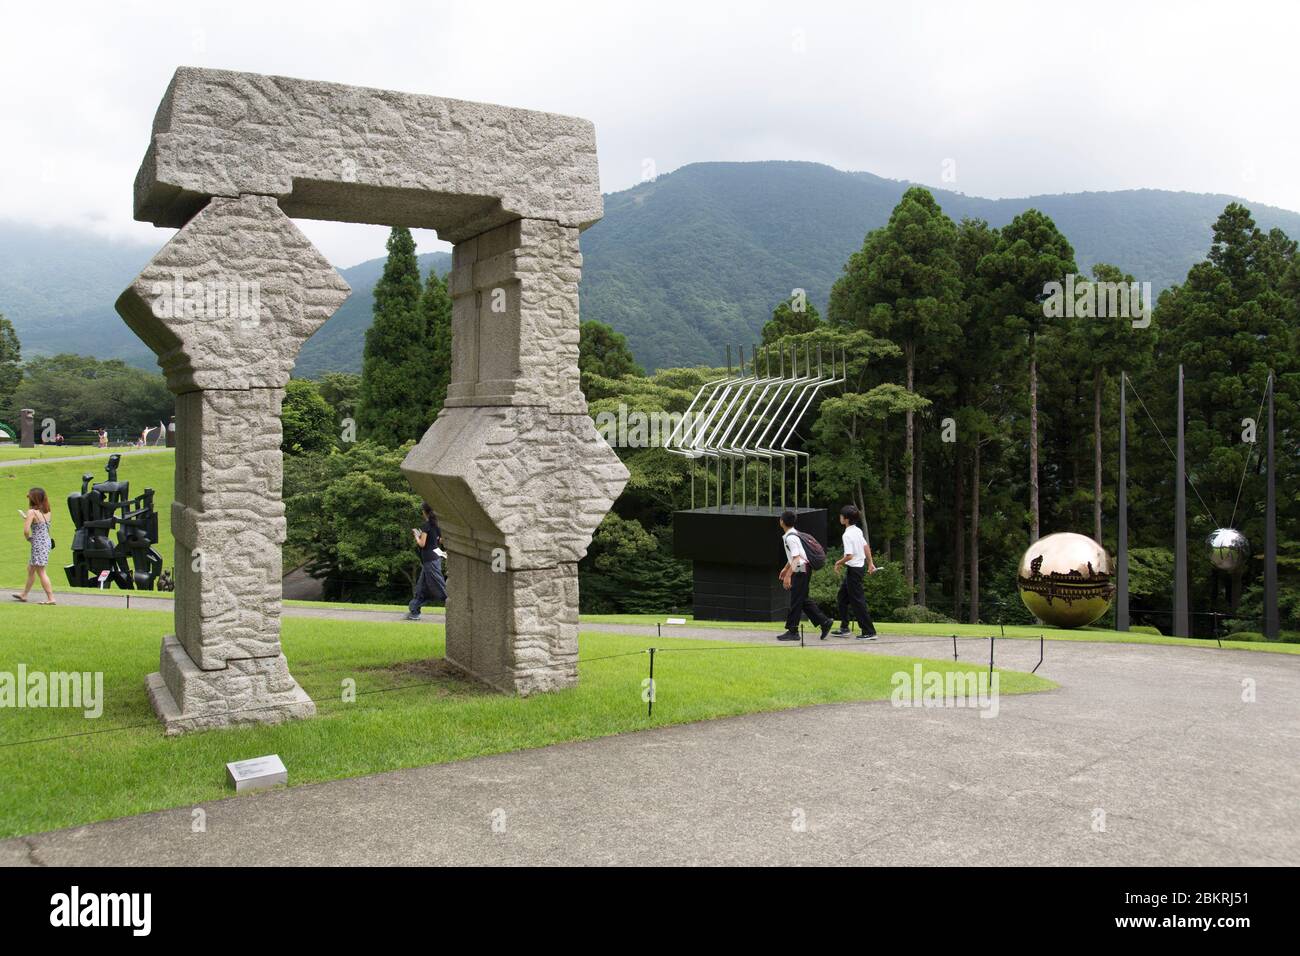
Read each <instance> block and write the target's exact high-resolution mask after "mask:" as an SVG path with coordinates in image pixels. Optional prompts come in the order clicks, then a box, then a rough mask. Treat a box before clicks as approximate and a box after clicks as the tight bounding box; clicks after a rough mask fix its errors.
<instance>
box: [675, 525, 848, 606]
mask: <svg viewBox="0 0 1300 956" xmlns="http://www.w3.org/2000/svg"><path fill="white" fill-rule="evenodd" d="M791 510H792V511H794V512H795V515H796V520H795V527H796V528H798V529H799V530H800V531H806V532H808V533H809V534H811V535H812V536H813V537H815V538H816V539H817V540H818V541H820V542H821V543H822V547H825V546H826V515H827V513H826V510H825V509H824V508H798V509H794V508H792V509H791ZM780 514H781V510H780V509H775V510H773V509H769V508H754V507H750V508H743V507H738V506H727V505H724V506H722V507H720V508H695V509H692V510H690V511H678V512H675V513H674V514H673V553H674V554H676V556H677V557H679V558H689V559H690V560H691V561H692V562H694V565H695V617H696V619H697V620H701V621H783V620H785V615H786V609H787V608H788V606H789V596H788V594H787V592H786V590H785V589H784V588H783V587H781V582H780V581H779V580H778V579H777V574H778V573H779V572H780V570H781V566H782V565H784V564H785V549H784V548H783V547H782V546H781V529H780V527H779V525H778V524H777V518H778V517H780Z"/></svg>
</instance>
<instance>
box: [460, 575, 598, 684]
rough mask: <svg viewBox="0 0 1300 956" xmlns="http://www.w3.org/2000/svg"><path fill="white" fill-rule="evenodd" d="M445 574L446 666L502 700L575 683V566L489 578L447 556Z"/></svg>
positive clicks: (576, 625)
mask: <svg viewBox="0 0 1300 956" xmlns="http://www.w3.org/2000/svg"><path fill="white" fill-rule="evenodd" d="M447 570H448V574H447V588H448V594H447V663H449V664H451V665H452V666H454V667H456V668H458V669H459V670H461V671H463V672H464V673H466V674H468V675H470V676H471V677H473V678H474V679H475V680H479V681H482V682H483V683H485V684H488V685H489V686H491V687H495V688H496V689H497V690H501V691H505V692H506V693H510V694H521V695H525V696H526V695H528V694H537V693H544V692H546V691H552V690H563V689H564V688H566V687H573V686H575V685H576V684H577V683H578V566H577V565H576V564H562V565H560V566H559V567H556V568H541V569H538V570H535V571H494V570H493V569H492V564H491V563H490V562H488V561H479V560H477V559H475V558H470V557H467V556H465V555H462V554H456V553H455V552H452V553H451V554H450V555H448V569H447Z"/></svg>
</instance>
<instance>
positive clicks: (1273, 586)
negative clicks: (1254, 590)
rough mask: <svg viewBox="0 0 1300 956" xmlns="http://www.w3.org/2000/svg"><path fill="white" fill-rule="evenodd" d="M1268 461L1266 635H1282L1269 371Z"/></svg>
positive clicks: (1269, 379) (1272, 638) (1265, 558)
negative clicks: (1279, 610) (1278, 601)
mask: <svg viewBox="0 0 1300 956" xmlns="http://www.w3.org/2000/svg"><path fill="white" fill-rule="evenodd" d="M1266 454H1267V456H1268V461H1267V464H1266V466H1265V471H1266V476H1265V479H1264V483H1265V486H1266V489H1267V490H1266V492H1265V501H1264V636H1265V637H1266V638H1268V639H1269V640H1270V641H1276V640H1277V639H1278V637H1279V636H1280V635H1281V625H1280V622H1279V619H1278V613H1277V469H1276V462H1275V461H1274V458H1273V373H1272V372H1269V373H1268V446H1267V452H1266Z"/></svg>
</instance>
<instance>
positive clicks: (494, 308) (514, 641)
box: [402, 220, 628, 694]
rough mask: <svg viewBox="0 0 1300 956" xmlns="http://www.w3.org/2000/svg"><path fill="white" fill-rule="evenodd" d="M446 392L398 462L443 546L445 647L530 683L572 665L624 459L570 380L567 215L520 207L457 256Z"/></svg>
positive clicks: (486, 669) (531, 686) (478, 672)
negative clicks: (560, 219) (582, 576)
mask: <svg viewBox="0 0 1300 956" xmlns="http://www.w3.org/2000/svg"><path fill="white" fill-rule="evenodd" d="M452 267H453V271H452V274H451V280H450V285H451V291H452V296H453V312H452V329H453V339H452V341H453V356H452V377H451V385H450V387H449V389H448V400H447V402H446V404H445V405H444V407H443V409H442V411H441V412H440V413H439V415H438V419H437V421H435V422H434V423H433V425H432V426H431V427H430V428H429V430H428V431H427V432H426V433H425V435H424V437H423V438H422V439H421V440H420V443H419V444H418V445H416V446H415V447H414V448H413V449H411V451H410V452H409V453H408V455H407V457H406V460H405V461H404V462H403V464H402V471H403V472H405V473H406V476H407V479H408V480H409V481H410V482H411V486H412V487H413V488H414V489H415V490H416V492H417V493H419V494H420V495H421V496H422V497H423V498H424V499H425V500H426V501H428V502H429V503H430V504H431V505H432V506H433V509H434V511H436V512H437V514H438V519H439V526H440V528H441V529H442V535H443V542H444V546H445V547H446V549H447V551H448V552H449V562H448V564H449V567H448V579H447V580H448V586H449V588H450V594H449V595H448V601H447V656H448V659H449V660H451V661H452V662H453V663H455V664H457V665H458V666H460V667H462V668H463V669H464V670H466V671H468V672H469V673H471V674H474V675H475V676H477V677H479V678H481V679H483V680H485V681H487V682H488V683H491V684H492V685H493V686H496V687H500V688H503V689H509V690H512V691H515V692H517V693H522V694H528V693H533V692H536V691H541V690H554V689H558V688H561V687H566V686H570V685H571V684H573V683H574V682H575V681H576V680H577V668H576V664H575V663H574V661H575V660H576V655H577V633H578V631H577V627H578V624H577V622H578V618H577V610H578V578H577V562H578V561H579V560H580V559H581V558H582V557H583V556H584V555H585V554H586V553H587V546H588V545H589V544H590V543H591V536H592V534H593V533H594V532H595V530H596V526H597V525H599V524H600V521H601V519H602V518H603V517H604V516H605V514H606V512H608V511H609V509H610V506H611V505H612V504H613V503H614V500H615V499H616V498H617V497H618V495H619V493H620V492H621V491H622V490H623V486H624V484H625V483H626V482H627V478H628V472H627V469H626V468H625V467H624V466H623V463H622V462H621V461H619V459H618V456H617V455H615V454H614V452H613V450H612V449H611V448H610V447H609V445H608V444H606V443H605V441H604V440H603V439H602V438H601V437H600V436H599V434H598V433H597V432H596V428H595V426H594V425H593V424H592V421H591V418H590V417H589V416H588V415H587V406H586V401H585V399H584V398H583V395H582V391H581V389H580V388H579V385H578V299H577V291H578V280H579V278H580V276H581V267H582V257H581V255H580V254H579V252H578V235H577V230H576V229H571V228H567V227H564V226H560V225H557V224H556V223H552V222H538V221H532V220H522V221H519V222H514V223H510V224H508V225H505V226H501V227H498V228H496V229H493V230H491V231H489V232H487V233H484V234H483V235H481V236H477V237H475V238H473V239H470V240H467V241H465V242H462V243H459V244H457V246H456V249H455V252H454V254H453V259H452Z"/></svg>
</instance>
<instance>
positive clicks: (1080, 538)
mask: <svg viewBox="0 0 1300 956" xmlns="http://www.w3.org/2000/svg"><path fill="white" fill-rule="evenodd" d="M1016 580H1017V584H1018V585H1019V587H1020V600H1022V601H1024V602H1025V607H1027V608H1029V613H1031V614H1033V615H1034V617H1036V618H1038V619H1039V620H1040V621H1042V622H1043V623H1044V624H1049V625H1051V626H1052V627H1086V626H1087V625H1089V624H1091V623H1092V622H1093V621H1095V620H1097V619H1098V618H1100V617H1101V616H1102V615H1103V614H1105V613H1106V611H1107V610H1109V609H1110V602H1111V601H1112V600H1114V598H1115V572H1114V565H1113V563H1112V561H1111V558H1110V555H1109V554H1107V553H1106V549H1105V548H1103V547H1102V546H1101V545H1099V544H1098V543H1097V542H1096V541H1093V540H1092V538H1089V537H1087V536H1086V535H1082V534H1074V533H1073V532H1070V531H1062V532H1059V533H1057V534H1049V535H1048V536H1047V537H1045V538H1039V539H1038V540H1037V541H1035V542H1034V543H1033V544H1031V545H1030V546H1029V550H1027V551H1026V552H1025V555H1024V557H1022V558H1021V559H1020V571H1019V573H1018V574H1017V576H1016Z"/></svg>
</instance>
